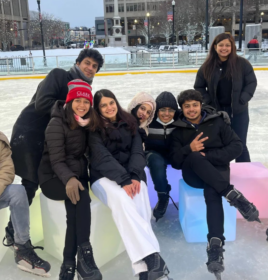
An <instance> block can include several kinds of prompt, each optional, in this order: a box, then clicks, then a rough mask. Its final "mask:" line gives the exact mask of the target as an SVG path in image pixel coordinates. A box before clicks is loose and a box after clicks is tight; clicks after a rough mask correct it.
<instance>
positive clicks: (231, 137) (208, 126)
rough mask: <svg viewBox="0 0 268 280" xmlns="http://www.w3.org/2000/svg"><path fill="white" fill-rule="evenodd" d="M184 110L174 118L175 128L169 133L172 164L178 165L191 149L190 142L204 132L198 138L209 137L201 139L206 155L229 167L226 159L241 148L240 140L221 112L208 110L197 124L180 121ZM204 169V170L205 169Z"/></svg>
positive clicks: (229, 159)
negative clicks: (209, 111) (204, 139)
mask: <svg viewBox="0 0 268 280" xmlns="http://www.w3.org/2000/svg"><path fill="white" fill-rule="evenodd" d="M183 117H184V115H183V113H181V114H180V116H179V118H178V120H177V121H176V122H174V124H173V125H174V126H175V127H176V129H175V130H174V131H173V133H172V135H171V144H170V146H171V148H170V161H171V164H172V167H173V168H176V169H181V168H182V164H183V162H184V160H185V159H186V157H187V156H188V155H189V154H190V153H192V150H191V148H190V144H191V143H192V141H193V140H194V139H195V138H196V136H197V135H199V134H200V133H201V132H203V135H202V137H201V138H200V139H202V138H205V137H209V138H208V140H206V141H205V142H204V147H205V149H204V150H202V152H203V153H205V155H206V158H207V159H208V160H209V161H210V162H211V163H212V164H213V165H214V166H221V167H222V168H224V169H225V168H229V163H230V161H232V160H233V159H235V158H237V157H238V156H239V155H240V154H241V153H242V150H243V144H242V142H241V140H240V139H239V138H238V136H237V135H236V134H235V132H234V131H233V130H232V129H231V127H230V125H228V124H226V123H225V122H224V119H223V117H222V114H221V113H218V112H217V113H215V112H212V113H207V115H206V117H205V118H204V120H203V121H202V122H201V123H200V124H199V125H193V124H189V123H186V122H185V121H183ZM204 172H205V171H204Z"/></svg>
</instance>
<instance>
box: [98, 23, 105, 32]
mask: <svg viewBox="0 0 268 280" xmlns="http://www.w3.org/2000/svg"><path fill="white" fill-rule="evenodd" d="M97 31H105V29H104V24H103V23H100V24H97Z"/></svg>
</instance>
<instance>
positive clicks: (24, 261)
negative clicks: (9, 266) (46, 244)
mask: <svg viewBox="0 0 268 280" xmlns="http://www.w3.org/2000/svg"><path fill="white" fill-rule="evenodd" d="M34 249H42V250H43V249H44V248H42V247H34V246H33V245H32V243H31V241H30V240H29V241H27V242H26V243H25V244H24V245H20V244H16V243H15V244H14V252H15V262H16V263H17V264H18V268H20V269H21V270H24V271H26V272H30V273H33V274H36V275H39V276H43V277H50V274H49V273H48V272H49V270H50V264H49V263H48V262H46V261H44V260H42V259H41V258H39V257H38V256H37V254H36V253H35V251H34Z"/></svg>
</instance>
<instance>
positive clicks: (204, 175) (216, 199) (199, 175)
mask: <svg viewBox="0 0 268 280" xmlns="http://www.w3.org/2000/svg"><path fill="white" fill-rule="evenodd" d="M182 176H183V179H184V180H185V182H186V183H187V184H188V185H190V186H191V187H193V188H201V189H204V197H205V202H206V205H207V224H208V236H207V237H208V240H210V239H211V238H212V237H218V238H220V239H221V240H222V242H223V244H224V240H225V237H224V235H223V234H224V212H223V206H222V196H223V195H226V194H227V193H228V192H229V191H230V190H231V189H232V186H230V169H229V168H228V167H217V166H213V165H212V164H211V163H210V162H209V161H208V160H207V159H206V157H204V156H202V155H201V154H200V153H199V152H192V153H190V154H189V156H188V157H187V158H186V159H185V161H184V163H183V165H182Z"/></svg>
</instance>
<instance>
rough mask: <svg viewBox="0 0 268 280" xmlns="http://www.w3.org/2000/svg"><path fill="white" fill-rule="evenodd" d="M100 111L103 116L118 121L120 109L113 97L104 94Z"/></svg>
mask: <svg viewBox="0 0 268 280" xmlns="http://www.w3.org/2000/svg"><path fill="white" fill-rule="evenodd" d="M99 111H100V113H101V115H102V116H103V117H105V118H107V119H109V120H110V121H112V122H113V121H116V115H117V112H118V109H117V105H116V102H115V100H114V99H113V98H110V97H104V96H103V97H102V98H101V100H100V103H99Z"/></svg>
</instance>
